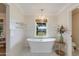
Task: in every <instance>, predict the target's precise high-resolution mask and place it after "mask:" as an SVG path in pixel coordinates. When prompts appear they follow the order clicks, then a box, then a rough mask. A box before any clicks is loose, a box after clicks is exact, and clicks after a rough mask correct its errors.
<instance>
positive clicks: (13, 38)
mask: <svg viewBox="0 0 79 59" xmlns="http://www.w3.org/2000/svg"><path fill="white" fill-rule="evenodd" d="M9 8H10V10H9V12H10V16H9V17H10V42H9V43H10V51H9V55H17V54H18V52H19V51H20V50H21V49H22V48H23V46H24V39H25V31H24V27H23V26H24V21H25V19H24V15H23V14H22V13H21V11H20V10H19V8H17V7H16V6H15V5H14V4H9ZM17 23H20V24H23V26H21V25H20V24H17ZM22 27H23V28H22Z"/></svg>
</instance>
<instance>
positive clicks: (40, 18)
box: [36, 9, 47, 23]
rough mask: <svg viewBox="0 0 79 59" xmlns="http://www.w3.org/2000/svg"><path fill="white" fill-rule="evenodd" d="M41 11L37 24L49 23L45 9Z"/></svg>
mask: <svg viewBox="0 0 79 59" xmlns="http://www.w3.org/2000/svg"><path fill="white" fill-rule="evenodd" d="M40 11H41V15H39V16H38V18H37V19H36V22H39V23H40V22H41V23H43V22H44V23H45V22H47V18H46V16H45V15H44V13H43V11H44V9H40Z"/></svg>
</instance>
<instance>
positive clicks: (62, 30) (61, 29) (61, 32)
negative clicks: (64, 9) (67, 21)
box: [59, 25, 65, 43]
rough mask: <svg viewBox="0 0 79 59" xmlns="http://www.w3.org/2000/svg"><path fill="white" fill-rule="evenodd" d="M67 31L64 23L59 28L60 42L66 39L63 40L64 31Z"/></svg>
mask: <svg viewBox="0 0 79 59" xmlns="http://www.w3.org/2000/svg"><path fill="white" fill-rule="evenodd" d="M64 32H65V28H64V26H63V25H61V26H60V28H59V33H60V42H61V43H63V42H64V41H63V39H64V38H63V33H64Z"/></svg>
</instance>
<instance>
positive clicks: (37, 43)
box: [27, 38, 56, 53]
mask: <svg viewBox="0 0 79 59" xmlns="http://www.w3.org/2000/svg"><path fill="white" fill-rule="evenodd" d="M55 40H56V39H55V38H28V39H27V41H28V43H29V46H30V50H31V52H32V53H50V52H52V50H53V49H52V48H53V45H54V41H55Z"/></svg>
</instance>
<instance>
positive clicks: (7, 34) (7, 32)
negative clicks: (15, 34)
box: [3, 3, 10, 56]
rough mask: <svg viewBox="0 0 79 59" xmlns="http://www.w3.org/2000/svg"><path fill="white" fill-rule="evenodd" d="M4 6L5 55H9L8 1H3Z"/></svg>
mask: <svg viewBox="0 0 79 59" xmlns="http://www.w3.org/2000/svg"><path fill="white" fill-rule="evenodd" d="M3 4H4V5H5V6H6V20H5V23H6V25H5V27H6V29H5V30H6V31H5V32H6V38H5V39H6V56H8V55H9V51H10V13H9V12H10V8H9V4H8V3H3Z"/></svg>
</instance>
